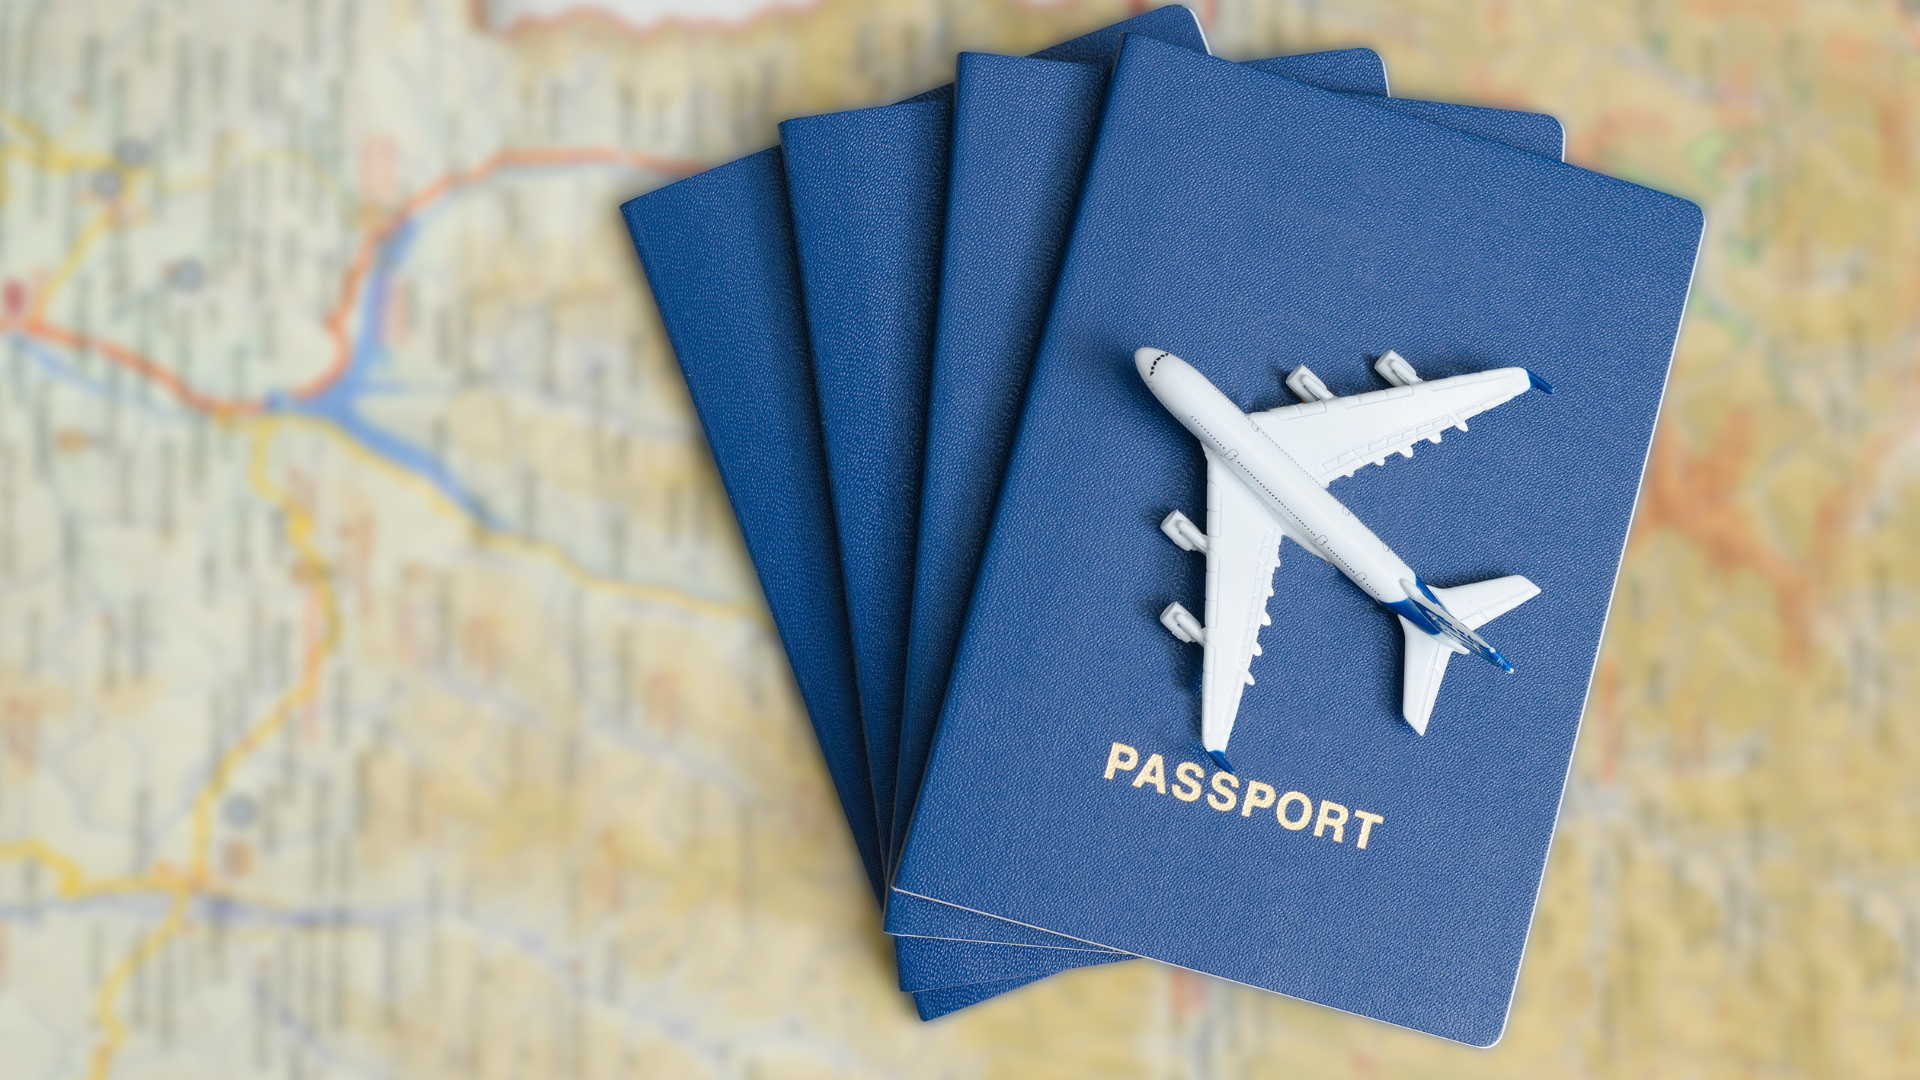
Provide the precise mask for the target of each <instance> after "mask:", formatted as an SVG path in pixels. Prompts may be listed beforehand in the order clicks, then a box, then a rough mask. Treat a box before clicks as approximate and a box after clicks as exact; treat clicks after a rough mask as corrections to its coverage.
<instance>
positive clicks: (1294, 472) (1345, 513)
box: [1133, 349, 1553, 771]
mask: <svg viewBox="0 0 1920 1080" xmlns="http://www.w3.org/2000/svg"><path fill="white" fill-rule="evenodd" d="M1133 363H1134V366H1135V367H1136V368H1138V369H1139V371H1140V378H1141V379H1143V380H1144V381H1145V382H1146V384H1147V388H1148V389H1149V390H1151V391H1153V396H1154V397H1156V398H1159V399H1160V404H1162V405H1164V406H1166V409H1167V411H1168V412H1170V413H1172V414H1173V417H1174V419H1176V420H1178V421H1180V424H1181V426H1183V427H1185V428H1186V429H1187V430H1188V431H1190V432H1192V433H1193V436H1194V438H1196V439H1199V440H1200V447H1201V449H1202V450H1204V451H1205V452H1206V455H1207V531H1206V532H1205V533H1204V534H1202V533H1201V532H1200V530H1199V529H1197V528H1195V527H1194V525H1193V522H1192V521H1191V520H1189V519H1188V518H1187V516H1186V515H1185V514H1182V513H1181V512H1180V511H1178V510H1175V511H1174V512H1173V513H1171V514H1168V515H1167V517H1166V520H1165V521H1162V522H1161V523H1160V529H1161V531H1162V532H1165V533H1166V534H1167V536H1168V537H1170V538H1171V539H1172V540H1173V542H1174V543H1176V544H1178V545H1180V546H1181V547H1182V548H1184V549H1186V550H1188V551H1200V552H1205V553H1206V556H1207V622H1206V626H1205V627H1202V626H1201V625H1200V623H1199V622H1197V621H1195V619H1194V617H1193V615H1192V613H1191V612H1189V611H1188V610H1187V609H1186V608H1184V607H1182V606H1181V605H1180V604H1178V603H1173V604H1169V605H1167V609H1166V610H1165V611H1163V612H1161V613H1160V621H1161V622H1162V623H1164V624H1165V625H1166V628H1167V629H1168V630H1171V631H1172V632H1173V636H1174V637H1177V638H1179V639H1180V640H1181V641H1186V642H1198V643H1200V644H1201V645H1203V646H1204V647H1205V649H1206V660H1205V662H1204V664H1203V666H1202V672H1203V673H1202V675H1201V683H1200V735H1201V742H1202V744H1204V745H1205V747H1206V749H1207V752H1208V753H1209V754H1211V755H1212V756H1213V759H1214V760H1215V761H1216V762H1218V763H1219V765H1220V767H1221V768H1223V769H1227V770H1229V771H1231V770H1232V766H1231V765H1229V764H1227V758H1226V753H1225V751H1226V749H1227V739H1228V737H1229V736H1231V735H1232V734H1233V720H1234V714H1236V713H1237V712H1239V710H1240V694H1241V691H1242V690H1243V689H1244V688H1246V687H1247V686H1251V685H1253V676H1252V674H1250V673H1249V672H1248V670H1247V668H1248V665H1249V664H1251V663H1252V661H1253V658H1254V657H1256V656H1258V655H1260V642H1259V640H1258V639H1259V633H1260V628H1261V627H1262V626H1269V625H1272V622H1273V620H1272V619H1271V618H1270V617H1269V616H1268V615H1267V610H1266V607H1267V598H1268V597H1270V596H1272V595H1273V572H1274V570H1275V569H1277V568H1278V567H1279V565H1280V541H1281V540H1282V539H1290V540H1292V541H1294V542H1295V543H1297V544H1299V545H1300V546H1301V547H1304V548H1306V549H1307V551H1308V552H1309V553H1311V554H1313V555H1316V556H1318V557H1319V558H1321V559H1323V560H1325V561H1326V562H1329V563H1331V564H1333V565H1334V566H1336V567H1338V568H1339V569H1340V571H1341V572H1342V573H1344V574H1346V575H1347V577H1348V579H1350V580H1351V581H1352V582H1353V583H1354V584H1355V585H1358V586H1360V589H1361V591H1363V592H1365V593H1366V594H1367V595H1368V596H1370V597H1372V598H1373V599H1374V601H1375V602H1377V603H1378V604H1379V605H1380V606H1381V607H1384V608H1386V609H1387V610H1388V611H1391V612H1393V613H1394V614H1395V615H1397V616H1399V617H1400V629H1401V630H1403V631H1404V632H1405V633H1406V636H1407V656H1406V669H1405V671H1406V676H1405V677H1406V682H1405V684H1404V686H1403V688H1402V691H1401V710H1402V713H1403V714H1404V715H1405V716H1406V719H1407V723H1409V724H1412V725H1413V730H1414V731H1416V732H1418V733H1420V734H1422V735H1425V734H1426V733H1427V719H1428V718H1429V717H1430V716H1432V715H1433V703H1434V700H1435V699H1436V698H1438V697H1439V696H1440V680H1441V678H1442V677H1443V676H1445V675H1446V672H1447V660H1448V658H1449V657H1451V656H1452V655H1453V654H1454V653H1469V652H1471V653H1476V654H1478V655H1480V656H1482V657H1484V658H1485V659H1487V660H1489V661H1491V662H1492V663H1494V664H1495V665H1497V666H1499V667H1500V668H1501V669H1502V670H1504V671H1507V672H1509V673H1511V672H1512V671H1513V665H1512V664H1510V663H1508V662H1507V658H1506V657H1504V656H1501V655H1500V653H1499V651H1498V650H1496V649H1494V647H1493V646H1491V645H1489V644H1487V643H1486V642H1485V641H1483V640H1481V638H1480V635H1478V634H1476V633H1474V631H1475V630H1477V629H1479V628H1480V627H1481V626H1483V625H1485V624H1486V623H1488V622H1491V621H1493V620H1494V619H1495V618H1498V617H1499V616H1501V615H1504V614H1506V613H1507V612H1509V611H1512V610H1513V609H1514V608H1516V607H1519V606H1520V605H1521V604H1523V603H1525V602H1526V601H1528V600H1530V599H1532V598H1533V597H1535V596H1537V595H1539V593H1540V589H1539V587H1538V586H1536V585H1535V584H1534V583H1533V582H1531V581H1528V580H1527V579H1526V578H1524V577H1520V576H1519V575H1514V576H1511V577H1503V578H1492V579H1489V580H1487V581H1478V582H1475V583H1473V584H1471V585H1460V586H1457V587H1455V588H1451V589H1436V588H1433V587H1431V586H1429V585H1428V584H1427V583H1426V582H1424V581H1421V580H1420V575H1418V574H1416V573H1414V572H1413V569H1412V567H1409V566H1408V565H1407V564H1406V563H1405V562H1404V561H1403V560H1402V559H1401V558H1400V556H1398V555H1395V554H1394V553H1393V551H1392V550H1391V549H1389V548H1388V547H1387V545H1386V544H1385V543H1384V542H1382V541H1381V539H1380V538H1379V537H1377V536H1375V535H1373V532H1372V530H1370V529H1368V528H1367V527H1366V526H1365V525H1363V524H1361V523H1360V519H1359V518H1356V517H1354V516H1353V512H1352V511H1350V510H1348V509H1347V508H1346V507H1345V506H1342V505H1341V504H1340V500H1338V499H1336V498H1334V497H1333V496H1332V495H1329V494H1327V490H1326V488H1327V484H1328V483H1329V482H1330V481H1332V480H1335V479H1338V478H1340V477H1343V476H1352V475H1353V474H1354V472H1355V471H1357V470H1358V469H1359V468H1360V467H1361V466H1363V465H1366V464H1368V463H1369V462H1371V463H1372V464H1375V465H1381V464H1384V463H1385V462H1386V459H1387V456H1388V455H1389V454H1394V453H1398V454H1401V455H1403V456H1405V457H1412V456H1413V444H1414V443H1416V442H1419V441H1420V440H1421V439H1427V440H1430V441H1432V442H1436V443H1437V442H1439V441H1440V433H1441V432H1443V431H1445V430H1446V429H1447V428H1450V427H1457V428H1459V429H1460V430H1461V431H1465V430H1467V424H1466V421H1467V418H1468V417H1471V416H1474V415H1476V414H1478V413H1482V412H1485V411H1486V410H1488V409H1491V408H1493V407H1494V406H1495V405H1499V404H1502V403H1503V402H1506V401H1508V400H1510V399H1512V398H1514V397H1517V396H1519V395H1520V394H1524V393H1526V391H1527V388H1528V387H1530V386H1531V387H1537V388H1539V389H1540V390H1543V391H1545V392H1547V393H1552V392H1553V388H1552V387H1550V386H1548V385H1547V384H1546V382H1545V381H1544V380H1542V379H1541V378H1540V377H1539V376H1537V375H1534V374H1533V373H1532V372H1529V371H1528V370H1526V369H1525V368H1517V367H1514V368H1500V369H1498V370H1495V371H1482V372H1478V373H1476V374H1472V375H1457V376H1455V377H1453V378H1451V379H1440V380H1438V381H1435V382H1424V381H1422V380H1421V378H1420V376H1418V375H1416V374H1414V371H1413V366H1412V365H1410V364H1408V363H1407V362H1406V360H1404V359H1402V358H1401V357H1400V355H1399V354H1398V353H1392V352H1389V353H1388V354H1386V355H1385V356H1383V357H1381V358H1380V360H1379V362H1378V363H1376V364H1375V365H1374V370H1376V371H1378V372H1379V373H1380V375H1381V376H1382V377H1383V378H1385V379H1386V380H1387V381H1388V382H1390V383H1392V384H1393V387H1392V388H1391V389H1388V390H1375V391H1373V392H1372V393H1366V394H1355V395H1353V396H1352V397H1335V396H1333V394H1332V393H1331V392H1330V391H1328V390H1327V387H1326V384H1325V383H1323V382H1321V381H1320V380H1319V379H1318V378H1317V377H1315V376H1314V374H1313V372H1311V371H1308V370H1307V369H1306V367H1305V366H1301V367H1297V368H1295V369H1294V370H1293V374H1291V375H1289V376H1288V377H1287V386H1288V388H1290V389H1291V390H1292V391H1293V392H1294V393H1295V394H1296V395H1298V396H1299V398H1300V399H1301V402H1302V403H1301V404H1299V405H1288V406H1286V407H1284V408H1279V409H1269V410H1268V411H1266V412H1259V413H1252V414H1248V413H1243V412H1241V411H1240V409H1239V407H1237V406H1236V405H1234V403H1233V402H1232V401H1230V400H1228V399H1227V396H1226V395H1225V394H1222V393H1221V392H1220V391H1219V390H1218V389H1216V388H1215V387H1214V385H1213V384H1212V383H1211V382H1208V381H1207V377H1206V376H1205V375H1202V374H1200V373H1199V372H1198V371H1195V370H1194V369H1193V367H1192V366H1191V365H1189V364H1187V362H1186V361H1184V360H1181V359H1180V358H1179V357H1177V356H1174V355H1172V354H1171V353H1166V352H1162V351H1161V350H1159V349H1141V350H1139V351H1137V352H1135V353H1134V354H1133Z"/></svg>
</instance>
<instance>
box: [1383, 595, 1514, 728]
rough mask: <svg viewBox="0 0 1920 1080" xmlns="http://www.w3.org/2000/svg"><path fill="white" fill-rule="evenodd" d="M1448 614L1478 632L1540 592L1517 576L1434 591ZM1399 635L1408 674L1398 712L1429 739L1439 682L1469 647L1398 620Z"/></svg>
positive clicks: (1402, 681) (1401, 693)
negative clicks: (1450, 662) (1404, 641)
mask: <svg viewBox="0 0 1920 1080" xmlns="http://www.w3.org/2000/svg"><path fill="white" fill-rule="evenodd" d="M1433 593H1434V595H1435V596H1436V597H1437V598H1438V599H1439V600H1440V603H1441V605H1442V606H1444V607H1445V608H1446V610H1447V612H1448V613H1449V614H1451V615H1452V616H1453V617H1454V618H1455V619H1458V620H1459V621H1460V622H1462V623H1465V624H1466V626H1467V628H1468V629H1469V630H1478V629H1480V628H1481V627H1482V626H1485V625H1486V624H1487V623H1490V622H1492V621H1493V620H1495V619H1497V618H1499V617H1500V616H1502V615H1505V614H1506V613H1507V612H1509V611H1512V610H1513V609H1514V608H1517V607H1519V606H1520V605H1521V604H1524V603H1526V602H1527V601H1529V600H1531V599H1533V598H1534V597H1536V596H1538V595H1540V587H1539V586H1538V585H1535V584H1534V583H1533V582H1531V581H1528V580H1527V579H1526V578H1524V577H1522V576H1520V575H1519V574H1513V575H1510V576H1508V577H1501V578H1489V579H1487V580H1486V581H1476V582H1474V583H1473V584H1471V585H1457V586H1455V587H1453V588H1451V589H1434V590H1433ZM1400 630H1401V632H1402V633H1404V634H1405V635H1406V638H1407V656H1406V667H1405V674H1404V677H1403V678H1402V680H1401V690H1400V709H1401V715H1403V716H1405V717H1406V720H1407V723H1409V724H1412V725H1413V730H1414V731H1415V732H1417V733H1419V734H1421V735H1425V734H1426V733H1427V721H1428V720H1429V719H1430V718H1431V717H1432V716H1433V703H1434V702H1435V701H1437V700H1438V699H1439V697H1440V680H1441V679H1443V678H1445V677H1446V674H1447V660H1448V659H1449V658H1451V657H1452V656H1453V654H1454V653H1456V652H1465V651H1467V650H1466V647H1465V646H1463V645H1461V644H1459V643H1458V642H1456V641H1454V640H1453V639H1452V638H1451V637H1445V636H1440V635H1435V634H1430V633H1428V632H1427V631H1425V630H1423V629H1421V628H1420V627H1418V626H1415V625H1414V624H1413V623H1411V622H1409V621H1407V618H1406V617H1405V616H1404V615H1403V616H1401V617H1400Z"/></svg>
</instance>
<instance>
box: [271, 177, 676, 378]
mask: <svg viewBox="0 0 1920 1080" xmlns="http://www.w3.org/2000/svg"><path fill="white" fill-rule="evenodd" d="M597 162H604V163H608V164H613V163H620V162H624V163H627V164H631V165H637V166H639V167H640V168H643V169H651V170H653V171H655V172H664V173H681V172H692V171H693V170H694V169H696V168H698V167H699V166H698V165H697V164H695V163H693V162H685V161H672V160H669V159H666V158H658V157H654V156H653V155H651V154H640V153H632V152H628V151H623V150H611V149H573V150H568V149H547V150H502V151H501V152H500V153H497V154H495V155H493V156H492V157H490V158H488V159H486V160H485V161H482V162H481V163H480V164H478V165H475V166H473V167H472V168H469V169H463V170H461V171H459V172H455V173H448V174H447V175H445V176H443V177H441V178H440V179H438V180H435V181H434V182H433V183H431V184H428V185H427V186H426V187H423V188H421V189H420V190H419V191H416V192H414V193H413V194H412V195H410V196H408V198H407V199H406V201H405V202H402V203H401V204H400V207H399V209H397V210H395V211H394V213H393V217H392V218H391V219H389V220H388V222H387V223H386V224H385V225H383V226H381V227H380V228H378V229H375V230H374V231H373V232H371V233H368V234H367V237H366V239H364V240H362V241H361V242H360V250H359V252H358V253H356V254H355V255H354V259H353V263H352V265H350V266H349V267H348V268H347V274H346V277H345V278H344V279H342V280H341V282H340V299H339V300H338V301H336V302H335V303H334V307H333V311H332V313H330V314H329V315H328V316H327V336H328V337H330V338H332V339H333V348H334V357H333V363H332V364H331V365H329V366H328V368H327V370H326V371H324V372H322V373H321V374H320V375H319V376H318V377H316V378H314V379H312V380H311V381H309V382H307V383H305V384H304V385H301V386H298V387H295V388H294V389H293V391H292V396H294V397H296V398H314V397H318V396H319V395H321V394H324V393H326V392H327V390H328V389H329V388H331V387H332V386H333V385H334V384H335V383H337V382H339V381H340V378H341V376H343V375H345V374H346V373H347V368H348V366H349V365H351V364H352V362H353V338H352V337H351V335H349V334H348V332H347V330H348V328H347V323H348V322H349V321H350V320H351V319H352V317H353V311H354V302H355V300H356V298H357V297H358V295H359V292H360V286H361V285H362V284H363V283H364V282H365V281H366V277H367V274H368V272H369V271H371V270H372V269H373V261H374V258H375V257H376V256H377V255H378V254H379V252H380V245H382V244H384V243H386V241H387V240H388V239H389V238H391V237H392V236H393V234H394V233H396V232H398V231H400V229H402V228H403V227H405V226H406V224H407V222H408V220H410V219H411V218H412V217H413V216H414V215H415V214H418V213H419V212H420V211H422V210H425V209H426V208H427V207H429V206H431V205H433V203H434V202H436V201H438V200H439V199H441V198H443V197H445V196H446V195H448V194H450V193H451V192H453V191H456V190H458V189H460V188H463V187H466V186H468V185H470V184H475V183H478V182H479V181H481V180H484V179H486V178H487V177H489V176H491V175H493V174H494V173H496V172H499V171H500V170H502V169H514V168H535V167H539V166H543V165H586V164H593V163H597Z"/></svg>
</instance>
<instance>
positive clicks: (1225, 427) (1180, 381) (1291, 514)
mask: <svg viewBox="0 0 1920 1080" xmlns="http://www.w3.org/2000/svg"><path fill="white" fill-rule="evenodd" d="M1138 366H1139V370H1140V377H1141V379H1142V380H1143V381H1144V382H1145V383H1146V384H1147V388H1148V389H1149V390H1151V391H1152V392H1153V395H1154V397H1156V398H1158V399H1159V401H1160V403H1161V404H1162V405H1164V406H1165V407H1166V409H1167V412H1168V413H1169V414H1170V415H1172V416H1173V417H1174V419H1176V420H1178V421H1179V422H1180V424H1181V426H1182V427H1185V428H1186V429H1187V430H1188V431H1189V432H1191V433H1192V434H1193V437H1194V438H1196V439H1198V440H1199V441H1200V444H1201V445H1202V446H1204V447H1205V448H1206V449H1207V452H1208V453H1210V454H1212V455H1213V456H1214V457H1216V458H1218V459H1219V460H1220V461H1221V462H1223V463H1224V464H1225V465H1226V466H1227V467H1228V468H1229V469H1230V470H1231V471H1232V472H1233V473H1234V474H1235V475H1236V476H1238V477H1239V478H1240V480H1241V481H1243V482H1244V483H1245V484H1246V486H1247V490H1249V491H1251V492H1253V493H1254V495H1255V496H1256V497H1258V498H1259V499H1260V500H1261V501H1262V503H1264V504H1265V505H1266V506H1267V508H1268V510H1269V511H1270V512H1271V513H1272V514H1273V516H1274V520H1276V521H1278V522H1279V523H1280V526H1281V528H1282V529H1284V530H1285V531H1286V534H1287V535H1288V536H1289V537H1291V538H1292V539H1293V540H1294V541H1295V542H1297V543H1299V544H1300V545H1301V546H1303V547H1306V548H1308V549H1310V550H1311V551H1312V552H1313V553H1314V554H1315V555H1317V556H1319V557H1320V558H1322V559H1324V560H1326V561H1327V562H1328V563H1331V564H1332V565H1333V566H1335V567H1337V568H1338V569H1339V570H1340V572H1341V573H1343V574H1345V575H1346V576H1347V579H1348V580H1350V581H1352V582H1353V583H1354V584H1355V585H1357V586H1359V587H1360V590H1361V591H1362V592H1364V593H1366V594H1367V595H1368V596H1369V597H1372V598H1373V599H1374V600H1375V601H1376V602H1377V603H1379V604H1380V605H1382V606H1383V607H1386V608H1388V609H1389V610H1391V611H1395V612H1396V613H1404V610H1405V605H1407V604H1408V603H1410V602H1411V600H1412V598H1411V597H1410V596H1409V595H1408V592H1407V589H1406V588H1405V587H1404V586H1403V585H1402V584H1401V583H1402V582H1417V581H1418V580H1419V579H1418V577H1417V575H1415V573H1414V571H1413V568H1412V567H1411V566H1408V565H1407V563H1406V560H1404V559H1402V558H1401V557H1400V556H1398V555H1396V554H1394V552H1393V549H1392V548H1390V547H1388V546H1387V544H1386V541H1384V540H1381V539H1380V538H1379V537H1378V536H1376V535H1374V532H1373V530H1372V529H1369V528H1367V526H1366V524H1365V523H1364V522H1362V521H1361V520H1360V519H1359V518H1357V517H1355V516H1354V515H1353V512H1352V511H1351V510H1348V509H1347V508H1346V506H1345V505H1344V504H1342V503H1341V502H1340V500H1339V499H1336V498H1334V497H1333V496H1332V495H1330V494H1328V493H1327V489H1326V488H1324V487H1322V486H1321V485H1320V483H1319V481H1317V480H1315V479H1314V478H1313V474H1311V473H1309V472H1308V471H1307V469H1306V467H1305V466H1304V465H1302V464H1301V463H1300V462H1298V461H1295V460H1294V458H1293V455H1291V454H1289V453H1287V451H1286V450H1285V449H1283V448H1282V447H1281V446H1280V445H1279V444H1278V443H1276V442H1274V441H1273V440H1272V439H1271V438H1269V437H1268V436H1267V433H1266V432H1264V431H1262V430H1260V426H1259V425H1258V424H1256V423H1255V422H1254V421H1253V419H1252V418H1251V417H1249V416H1248V415H1247V414H1246V413H1244V412H1241V411H1240V407H1239V406H1237V405H1235V404H1234V403H1233V402H1232V401H1231V400H1230V399H1229V398H1228V397H1227V396H1226V395H1225V394H1222V393H1221V392H1220V391H1219V390H1218V389H1217V388H1216V387H1215V386H1214V385H1213V383H1212V382H1210V381H1208V379H1207V377H1206V376H1204V375H1202V374H1200V373H1199V372H1198V371H1196V370H1194V368H1193V367H1192V366H1191V365H1189V364H1188V363H1186V362H1185V361H1183V360H1181V359H1180V358H1179V357H1176V356H1172V355H1170V354H1166V353H1161V354H1159V355H1158V356H1157V357H1154V358H1147V357H1142V358H1141V359H1140V361H1139V364H1138ZM1323 407H1324V406H1323Z"/></svg>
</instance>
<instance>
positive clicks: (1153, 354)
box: [1133, 348, 1173, 382]
mask: <svg viewBox="0 0 1920 1080" xmlns="http://www.w3.org/2000/svg"><path fill="white" fill-rule="evenodd" d="M1171 355H1173V354H1172V353H1169V352H1168V351H1167V350H1165V349H1148V348H1140V349H1135V350H1133V367H1134V370H1136V371H1138V372H1139V373H1140V378H1142V379H1144V380H1146V381H1148V382H1152V381H1153V367H1154V362H1155V361H1157V360H1159V359H1160V358H1161V357H1163V356H1171Z"/></svg>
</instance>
